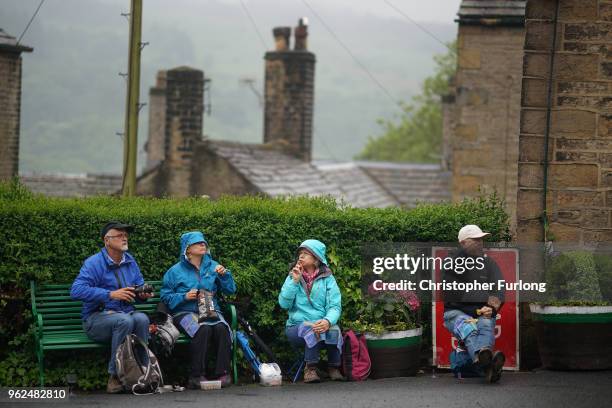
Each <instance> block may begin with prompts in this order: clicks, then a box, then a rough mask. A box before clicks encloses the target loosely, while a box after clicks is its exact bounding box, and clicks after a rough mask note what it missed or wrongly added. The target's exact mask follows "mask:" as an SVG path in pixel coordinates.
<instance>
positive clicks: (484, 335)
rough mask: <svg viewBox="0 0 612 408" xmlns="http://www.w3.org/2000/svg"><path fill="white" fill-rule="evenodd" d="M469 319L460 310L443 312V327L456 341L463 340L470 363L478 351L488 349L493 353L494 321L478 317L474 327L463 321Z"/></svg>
mask: <svg viewBox="0 0 612 408" xmlns="http://www.w3.org/2000/svg"><path fill="white" fill-rule="evenodd" d="M471 318H472V316H469V315H467V314H465V313H463V312H462V311H461V310H448V311H446V312H444V327H446V328H447V329H448V331H450V332H451V333H452V334H453V336H455V337H456V338H457V339H458V340H463V343H464V344H465V346H466V348H467V351H468V353H469V355H470V357H471V358H472V361H474V360H475V358H476V354H477V353H478V351H479V350H480V349H482V348H490V349H491V351H493V345H494V344H495V319H489V318H486V317H482V316H480V317H479V318H478V321H477V322H476V324H475V325H474V324H473V323H469V322H465V319H471Z"/></svg>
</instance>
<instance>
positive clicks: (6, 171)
mask: <svg viewBox="0 0 612 408" xmlns="http://www.w3.org/2000/svg"><path fill="white" fill-rule="evenodd" d="M22 52H32V48H31V47H27V46H25V45H21V44H17V41H16V40H15V37H12V36H10V35H8V34H7V33H5V32H4V30H2V29H1V28H0V180H7V179H10V178H12V177H14V176H17V175H18V174H19V127H20V123H19V121H20V117H21V53H22Z"/></svg>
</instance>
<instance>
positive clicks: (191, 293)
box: [185, 289, 198, 300]
mask: <svg viewBox="0 0 612 408" xmlns="http://www.w3.org/2000/svg"><path fill="white" fill-rule="evenodd" d="M197 297H198V290H197V289H191V290H190V291H189V292H187V293H185V299H186V300H196V299H197Z"/></svg>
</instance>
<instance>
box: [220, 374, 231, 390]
mask: <svg viewBox="0 0 612 408" xmlns="http://www.w3.org/2000/svg"><path fill="white" fill-rule="evenodd" d="M217 380H219V381H221V388H226V387H229V386H230V385H232V379H231V378H230V376H229V375H228V374H223V375H222V376H221V377H219V378H217Z"/></svg>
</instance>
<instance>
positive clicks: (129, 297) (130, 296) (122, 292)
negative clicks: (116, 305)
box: [110, 288, 135, 302]
mask: <svg viewBox="0 0 612 408" xmlns="http://www.w3.org/2000/svg"><path fill="white" fill-rule="evenodd" d="M134 296H135V294H134V288H121V289H117V290H114V291H112V292H111V293H110V298H111V299H115V300H122V301H124V302H133V301H134Z"/></svg>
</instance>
